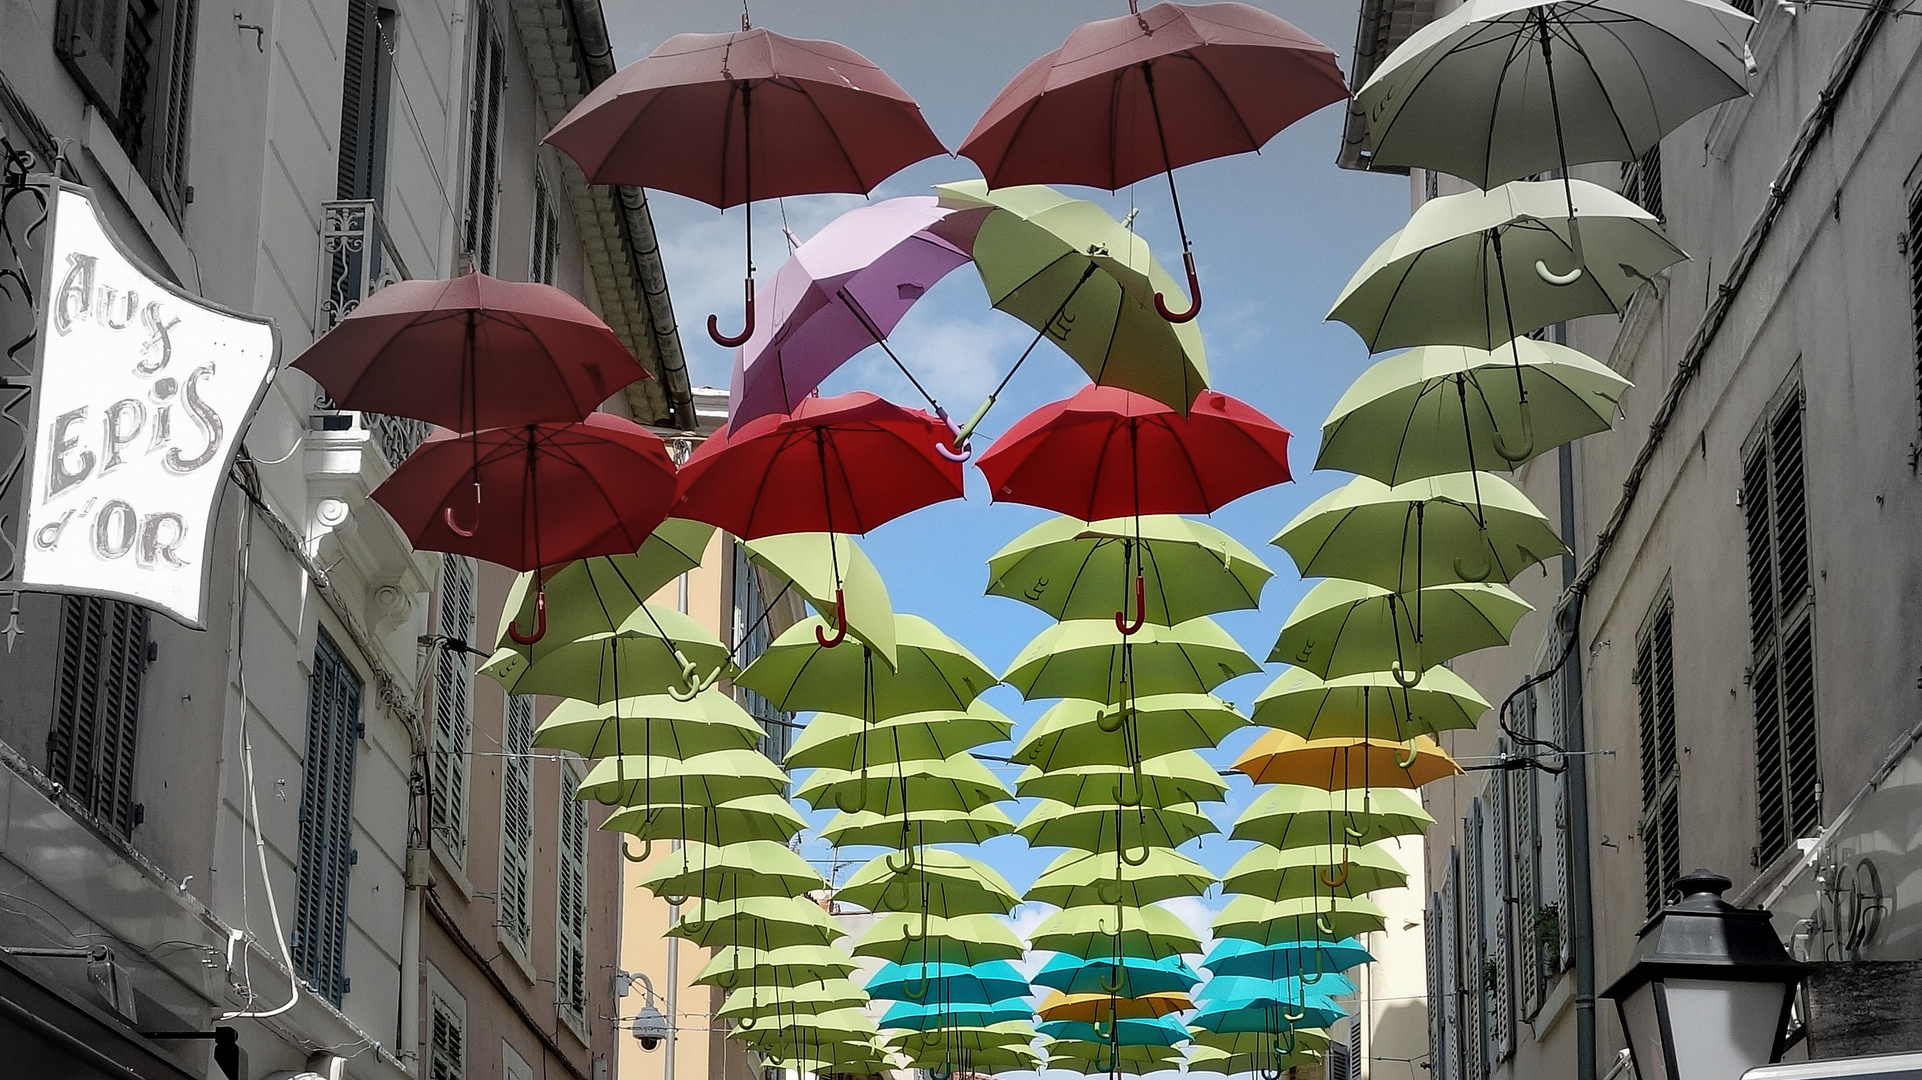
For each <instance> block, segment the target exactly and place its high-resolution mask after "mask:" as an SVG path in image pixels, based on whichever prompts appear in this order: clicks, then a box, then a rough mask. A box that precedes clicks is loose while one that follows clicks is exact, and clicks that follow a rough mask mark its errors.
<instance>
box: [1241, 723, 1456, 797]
mask: <svg viewBox="0 0 1922 1080" xmlns="http://www.w3.org/2000/svg"><path fill="white" fill-rule="evenodd" d="M1233 768H1234V769H1235V771H1237V772H1240V773H1242V774H1244V775H1246V776H1247V777H1248V778H1249V779H1250V780H1253V781H1254V782H1255V783H1257V784H1307V785H1310V786H1313V787H1325V788H1328V789H1329V790H1331V791H1339V790H1341V789H1342V788H1363V787H1406V788H1418V787H1421V786H1423V785H1424V784H1432V783H1434V782H1435V781H1437V780H1444V779H1447V778H1448V777H1451V776H1460V775H1462V767H1461V766H1460V765H1457V764H1456V763H1455V759H1454V758H1452V757H1450V756H1449V755H1448V751H1446V750H1443V749H1442V748H1441V747H1440V746H1439V745H1437V744H1436V742H1435V740H1433V739H1431V738H1429V737H1428V736H1426V735H1417V736H1415V737H1413V738H1412V739H1410V740H1408V742H1407V744H1406V745H1405V746H1404V745H1403V744H1402V743H1398V742H1391V741H1389V740H1387V739H1304V738H1302V737H1301V736H1299V735H1297V734H1295V733H1294V732H1292V731H1270V732H1268V733H1266V734H1264V735H1263V736H1262V737H1261V738H1259V739H1256V740H1255V741H1254V743H1253V744H1252V745H1250V746H1249V747H1248V749H1247V750H1245V751H1243V752H1242V755H1241V757H1240V758H1238V759H1236V761H1235V763H1234V766H1233Z"/></svg>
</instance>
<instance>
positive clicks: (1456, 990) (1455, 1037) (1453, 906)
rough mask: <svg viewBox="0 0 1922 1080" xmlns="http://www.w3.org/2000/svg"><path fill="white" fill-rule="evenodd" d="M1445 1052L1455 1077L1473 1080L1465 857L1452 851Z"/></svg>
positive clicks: (1445, 890) (1446, 887)
mask: <svg viewBox="0 0 1922 1080" xmlns="http://www.w3.org/2000/svg"><path fill="white" fill-rule="evenodd" d="M1441 916H1442V941H1441V947H1442V955H1441V962H1442V970H1441V988H1442V1023H1443V1025H1444V1028H1443V1031H1442V1035H1443V1039H1442V1052H1443V1053H1444V1054H1446V1055H1447V1056H1448V1069H1449V1075H1450V1076H1451V1077H1458V1078H1462V1080H1473V1077H1471V1076H1469V1075H1468V1073H1467V1070H1466V1068H1465V1066H1466V1060H1465V1058H1466V1054H1465V1051H1466V1049H1467V1041H1466V1040H1465V1039H1464V1038H1463V1037H1462V1036H1463V1032H1462V970H1461V958H1462V923H1461V856H1460V854H1459V853H1457V852H1455V851H1453V850H1450V851H1449V853H1448V869H1447V871H1446V872H1445V873H1444V875H1443V877H1442V895H1441Z"/></svg>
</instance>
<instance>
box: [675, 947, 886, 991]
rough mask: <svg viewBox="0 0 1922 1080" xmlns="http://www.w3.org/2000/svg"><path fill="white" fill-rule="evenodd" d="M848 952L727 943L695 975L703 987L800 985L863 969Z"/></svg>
mask: <svg viewBox="0 0 1922 1080" xmlns="http://www.w3.org/2000/svg"><path fill="white" fill-rule="evenodd" d="M860 966H861V965H859V964H857V963H856V962H855V960H854V958H853V957H852V956H849V955H848V954H847V951H846V950H844V949H842V948H840V947H838V946H833V945H787V946H784V947H782V948H779V949H762V948H757V947H755V946H751V945H724V946H722V947H720V948H718V949H716V950H714V958H713V959H711V960H709V961H708V962H707V965H706V966H705V967H703V968H701V970H700V972H699V973H698V974H696V975H695V976H694V982H695V984H696V985H699V986H718V987H720V988H721V989H723V990H732V989H734V988H735V987H739V986H750V985H758V986H764V987H766V986H800V985H803V984H805V983H811V982H819V981H821V980H822V979H835V978H844V977H846V976H848V975H850V974H852V973H854V972H855V971H858V970H860Z"/></svg>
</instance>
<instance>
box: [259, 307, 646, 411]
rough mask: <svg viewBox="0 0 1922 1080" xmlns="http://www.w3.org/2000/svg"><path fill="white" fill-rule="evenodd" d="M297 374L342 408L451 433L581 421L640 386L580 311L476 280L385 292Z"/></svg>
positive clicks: (603, 329) (635, 370) (630, 360)
mask: <svg viewBox="0 0 1922 1080" xmlns="http://www.w3.org/2000/svg"><path fill="white" fill-rule="evenodd" d="M294 366H295V367H297V368H299V369H300V370H302V371H304V372H306V373H307V374H309V375H311V376H313V377H314V380H315V381H317V382H319V383H320V385H321V386H322V387H323V388H325V389H326V391H327V393H328V395H329V396H330V397H332V398H333V399H334V403H335V404H337V405H339V406H340V407H342V408H345V409H365V410H368V411H370V412H382V413H390V414H392V415H394V416H411V417H413V418H415V419H418V420H425V421H427V422H428V423H430V424H438V425H440V426H441V427H446V428H453V429H454V430H456V431H474V430H477V429H480V428H497V427H508V426H513V425H518V424H532V423H549V422H552V423H565V422H567V421H570V420H579V419H581V418H582V417H585V416H586V415H588V414H589V413H591V412H593V411H594V410H595V409H597V408H599V407H600V405H601V403H602V402H604V401H606V400H607V399H608V398H609V397H610V396H612V395H613V394H614V393H615V392H616V391H618V390H620V389H621V388H622V387H624V386H626V385H627V384H629V383H631V382H634V381H635V380H637V379H645V378H647V377H648V375H647V369H646V368H644V367H642V366H641V363H640V361H638V360H636V359H634V357H633V355H632V354H631V353H629V352H628V351H627V347H626V346H624V345H622V344H621V341H620V339H619V338H617V337H615V336H614V331H612V330H610V329H608V328H607V324H606V323H603V322H602V321H601V320H600V319H599V318H598V317H596V316H595V314H594V313H593V312H592V311H589V310H588V309H587V305H585V304H583V303H581V302H580V301H579V300H576V299H574V298H573V297H571V296H569V295H567V294H566V293H564V292H562V291H560V290H559V289H556V288H554V287H553V286H552V285H542V284H539V283H537V282H519V281H502V280H500V279H499V278H493V277H489V276H487V275H486V274H479V273H474V274H466V275H463V276H461V277H457V278H454V279H452V280H449V281H401V282H396V283H395V284H392V285H389V286H387V287H386V288H384V289H382V290H380V291H379V292H376V293H374V294H373V295H372V296H369V297H368V298H367V299H365V300H363V301H361V303H360V305H359V306H358V307H356V308H354V310H353V311H352V312H351V313H349V314H348V315H347V317H346V318H344V319H342V320H341V321H340V325H338V326H336V327H334V328H333V329H332V330H329V331H328V332H327V333H326V334H324V335H322V336H321V338H320V340H319V341H316V342H314V343H313V345H312V346H310V347H309V348H308V349H307V351H306V352H304V353H302V354H301V356H300V359H298V360H296V361H294Z"/></svg>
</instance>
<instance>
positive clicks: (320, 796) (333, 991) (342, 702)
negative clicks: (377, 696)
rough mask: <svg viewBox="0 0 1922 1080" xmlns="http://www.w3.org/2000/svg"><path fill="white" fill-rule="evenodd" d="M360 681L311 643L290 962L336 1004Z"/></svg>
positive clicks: (327, 643) (330, 646)
mask: <svg viewBox="0 0 1922 1080" xmlns="http://www.w3.org/2000/svg"><path fill="white" fill-rule="evenodd" d="M360 702H361V682H360V678H359V676H357V675H355V674H354V670H353V667H352V666H351V665H349V664H348V662H347V659H346V657H345V656H343V655H341V652H340V649H339V647H338V646H336V645H335V644H334V643H333V642H332V641H331V640H329V639H328V637H327V635H326V634H324V633H323V634H321V635H320V636H319V640H318V641H317V642H316V643H315V645H314V670H313V674H312V676H311V677H310V678H309V680H308V684H307V753H306V757H305V758H304V765H303V768H302V773H303V779H302V783H301V798H300V853H299V860H300V861H299V866H298V877H297V879H296V880H297V882H298V889H299V892H298V894H297V896H296V900H295V905H294V937H293V942H294V945H293V947H294V960H295V963H296V965H297V967H298V968H299V971H300V975H301V977H302V978H304V979H306V980H307V983H308V985H309V986H312V987H313V988H314V991H315V992H316V993H318V994H320V995H321V996H322V997H324V998H326V999H327V1000H328V1001H331V1002H333V1003H334V1004H335V1005H336V1006H338V1005H339V1004H340V1003H341V998H342V997H343V996H344V995H345V993H346V985H347V983H346V966H347V905H348V900H349V891H348V878H349V876H350V875H351V874H352V872H353V864H354V767H355V763H356V761H357V758H358V753H357V751H358V749H359V746H358V744H359V741H360V722H361V721H360Z"/></svg>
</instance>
